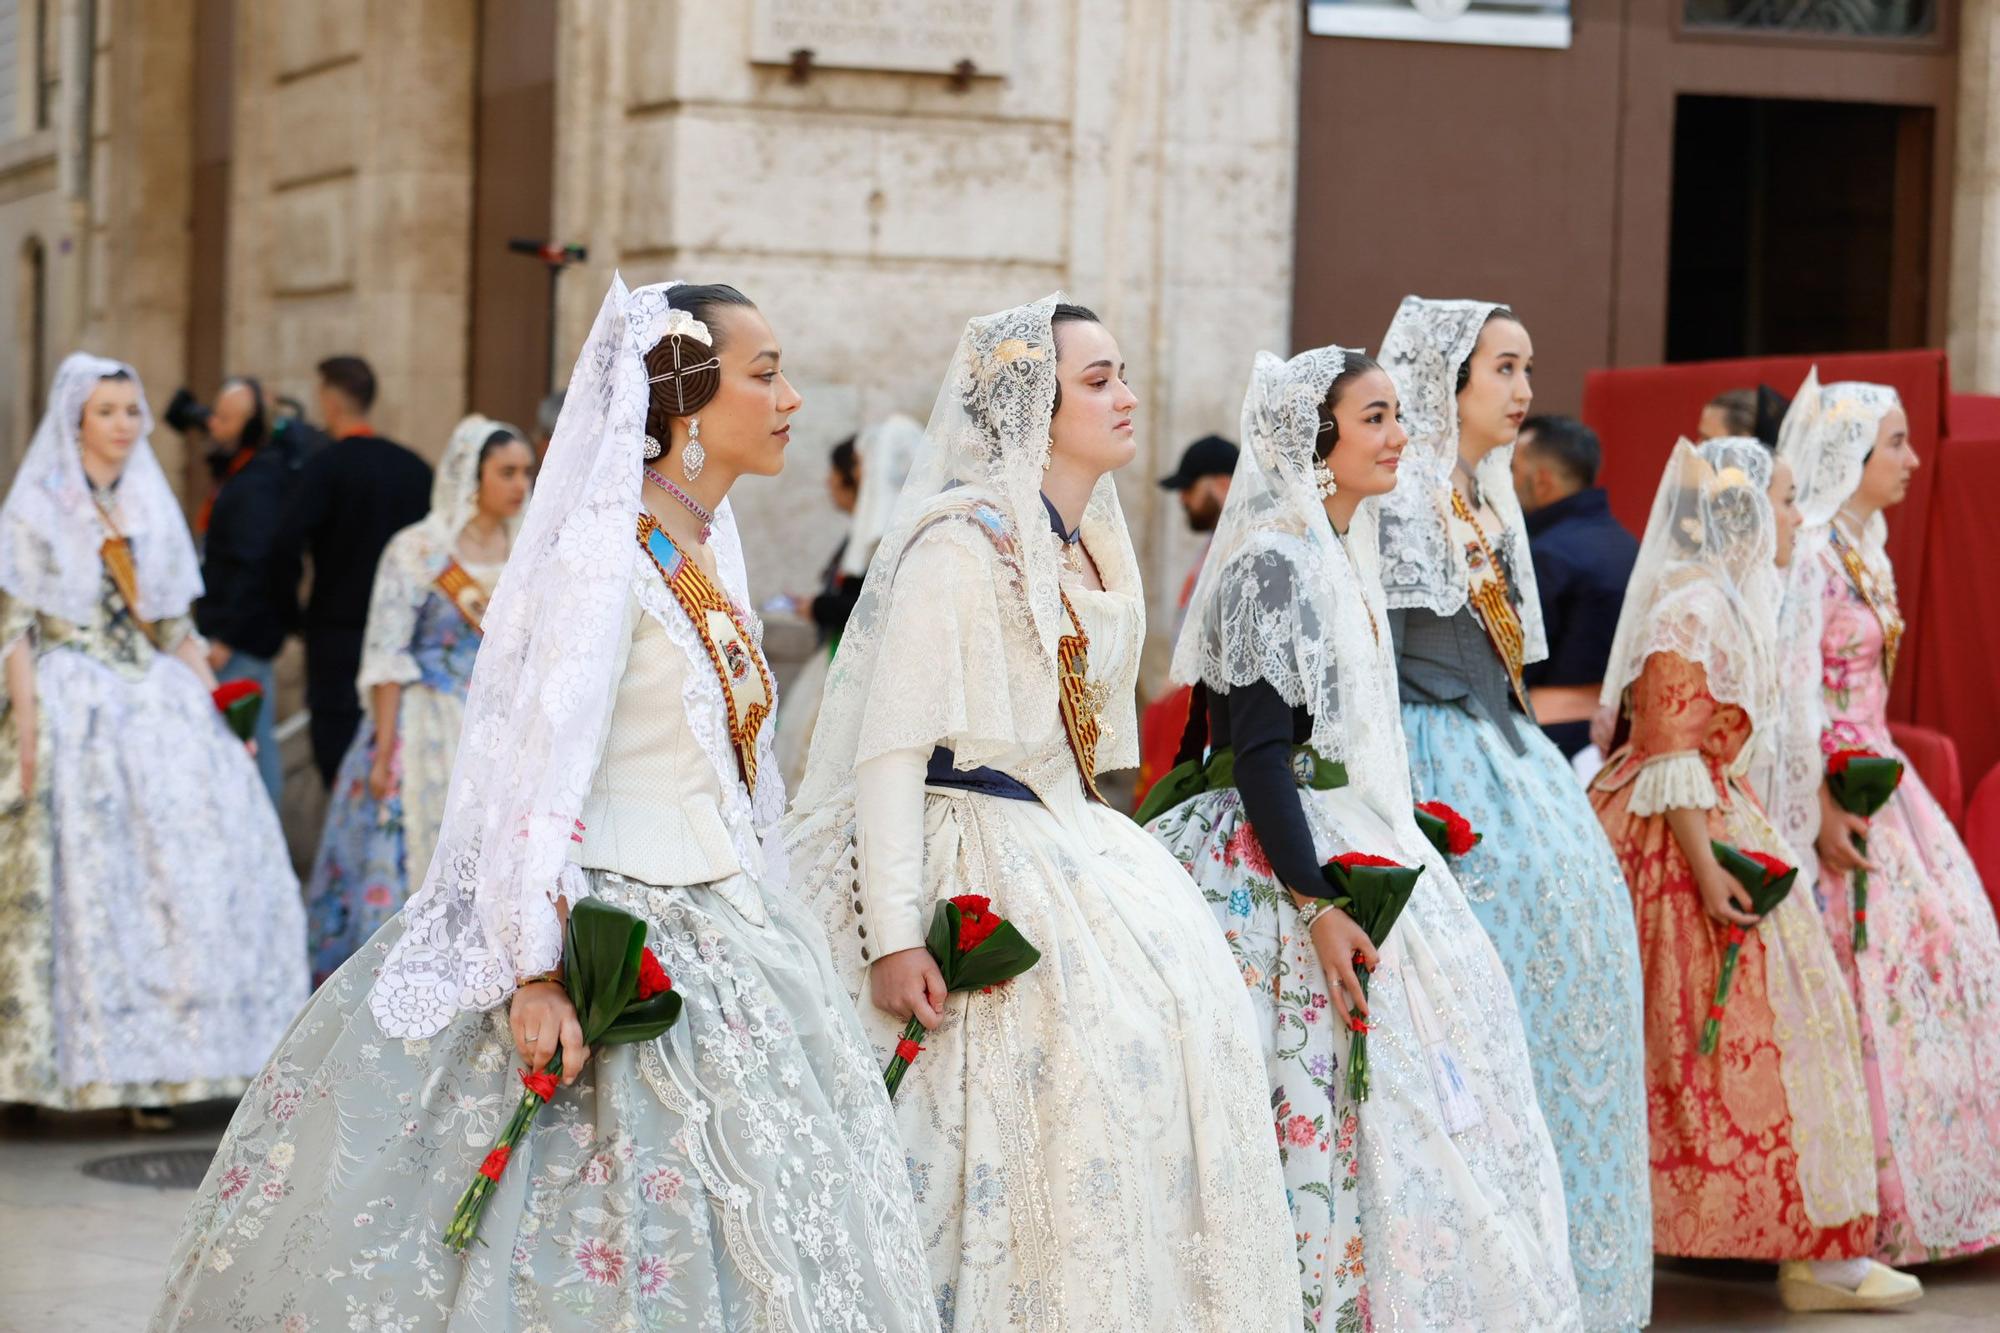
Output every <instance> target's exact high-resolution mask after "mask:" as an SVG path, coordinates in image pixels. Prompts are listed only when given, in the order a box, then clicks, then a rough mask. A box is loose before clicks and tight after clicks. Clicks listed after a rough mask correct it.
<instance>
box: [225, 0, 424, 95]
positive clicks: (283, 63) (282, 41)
mask: <svg viewBox="0 0 2000 1333" xmlns="http://www.w3.org/2000/svg"><path fill="white" fill-rule="evenodd" d="M250 2H251V3H254V4H257V5H259V6H260V7H268V9H269V10H270V11H271V12H270V15H269V23H268V26H267V27H266V29H265V30H266V31H267V32H269V33H270V35H271V46H270V49H269V50H270V58H271V64H270V66H269V69H270V72H271V73H273V74H275V75H277V76H278V77H280V78H284V77H286V76H288V75H293V74H297V73H299V72H301V71H302V70H308V69H317V68H319V67H320V66H322V65H327V64H331V63H333V62H334V61H337V60H341V59H352V58H356V57H358V56H360V54H361V52H362V49H363V48H364V47H365V45H366V44H367V40H368V19H369V14H368V0H250ZM430 3H431V0H407V4H408V5H409V7H411V8H421V7H422V6H424V5H427V4H430Z"/></svg>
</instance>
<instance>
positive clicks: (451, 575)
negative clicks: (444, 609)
mask: <svg viewBox="0 0 2000 1333" xmlns="http://www.w3.org/2000/svg"><path fill="white" fill-rule="evenodd" d="M431 586H432V587H434V588H436V589H437V590H438V591H439V592H441V593H443V594H444V596H445V600H446V601H448V602H450V603H451V604H452V605H453V606H454V607H456V608H457V609H458V613H459V614H460V615H461V616H464V617H465V623H466V624H468V625H470V626H472V629H473V632H474V633H483V632H484V631H483V630H481V628H480V622H481V621H482V620H484V619H485V618H486V601H487V592H486V589H485V588H484V587H482V586H480V582H479V580H478V579H475V578H474V577H472V575H470V574H468V573H466V572H465V566H464V565H461V564H459V563H458V561H456V560H453V559H451V558H450V557H446V559H445V565H444V568H443V569H442V570H440V571H439V573H438V576H437V577H436V578H434V579H432V580H431Z"/></svg>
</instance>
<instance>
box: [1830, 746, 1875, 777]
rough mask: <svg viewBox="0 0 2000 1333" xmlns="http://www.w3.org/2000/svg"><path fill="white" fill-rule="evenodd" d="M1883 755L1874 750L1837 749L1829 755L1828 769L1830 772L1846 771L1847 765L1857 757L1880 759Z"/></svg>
mask: <svg viewBox="0 0 2000 1333" xmlns="http://www.w3.org/2000/svg"><path fill="white" fill-rule="evenodd" d="M1881 757H1882V756H1881V755H1879V754H1876V753H1875V752H1874V751H1873V750H1859V749H1853V750H1835V751H1834V752H1833V753H1832V754H1831V755H1829V756H1828V757H1827V761H1826V771H1827V772H1829V773H1845V772H1846V771H1847V766H1848V765H1849V764H1851V763H1853V762H1854V761H1855V760H1856V759H1880V758H1881Z"/></svg>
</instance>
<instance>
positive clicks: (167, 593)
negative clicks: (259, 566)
mask: <svg viewBox="0 0 2000 1333" xmlns="http://www.w3.org/2000/svg"><path fill="white" fill-rule="evenodd" d="M120 371H122V372H124V373H125V374H126V375H129V376H130V377H131V379H132V387H133V388H134V389H136V390H137V391H138V394H139V411H140V424H139V442H138V443H137V444H135V445H134V446H133V447H132V453H131V456H130V457H129V458H127V459H126V462H125V472H124V475H122V476H121V477H119V479H118V486H117V489H116V495H117V500H116V503H115V504H114V505H113V508H112V516H113V518H114V519H115V521H116V522H117V525H118V528H119V530H120V531H122V532H123V533H124V534H125V536H126V538H127V539H128V540H129V541H130V542H131V545H132V562H133V564H134V565H135V566H136V567H137V569H138V574H139V605H138V606H136V607H134V608H133V610H134V611H135V612H136V613H137V614H138V616H139V618H140V619H141V620H165V619H168V618H170V617H172V616H178V615H184V614H186V612H187V609H188V607H189V606H191V605H193V603H194V600H195V598H197V597H199V596H201V594H202V584H201V563H200V561H199V560H198V559H197V558H196V556H195V551H194V540H193V539H192V538H191V537H190V536H189V535H188V527H187V520H186V518H185V517H183V516H182V514H181V507H180V502H179V501H177V500H176V499H175V498H174V492H173V488H172V487H170V486H168V485H167V478H166V474H165V473H164V472H162V471H161V470H160V462H159V459H157V458H155V457H154V456H153V445H152V441H151V436H152V433H153V413H152V409H151V408H149V407H148V406H147V405H146V391H145V388H144V387H143V386H142V385H140V383H139V375H138V372H137V371H135V370H133V369H132V367H130V366H128V365H126V364H125V363H124V362H122V361H113V360H110V359H108V358H106V357H101V356H92V355H90V354H89V353H87V352H74V353H72V354H70V355H69V356H67V357H64V358H63V363H62V365H61V366H59V367H57V369H56V377H55V382H54V383H53V384H52V385H51V386H50V388H49V398H48V408H47V410H46V411H44V412H43V413H42V420H41V424H40V425H38V426H36V427H35V436H34V439H33V440H32V441H30V443H29V445H28V451H27V453H26V454H24V455H22V458H21V466H20V469H19V470H18V471H17V472H15V474H14V484H13V486H12V487H11V488H10V489H9V490H8V492H7V503H6V505H5V506H4V507H0V589H4V590H5V591H6V592H7V594H8V595H9V596H11V597H14V598H16V599H17V600H19V601H21V602H25V603H26V604H27V605H29V606H32V607H34V608H35V609H36V610H38V611H42V612H45V613H47V614H49V615H53V616H60V617H61V618H62V619H64V620H72V621H77V622H79V623H88V622H89V621H90V620H91V618H92V617H93V616H94V615H95V613H96V609H97V599H98V595H99V592H100V590H101V588H102V585H103V582H104V561H103V557H102V556H100V555H99V554H98V551H99V548H100V547H102V546H103V545H104V539H105V538H106V537H107V536H109V535H110V533H109V530H108V529H107V528H106V526H105V524H104V521H103V520H102V519H101V518H100V517H99V516H98V512H97V505H96V502H95V501H93V500H92V499H91V498H90V483H89V481H88V479H87V478H85V476H84V473H83V451H82V446H81V445H80V443H79V436H80V432H81V430H82V427H83V405H84V403H85V402H86V401H88V400H89V398H90V395H91V393H92V391H94V390H95V389H96V388H97V385H98V382H99V381H100V380H102V379H104V378H105V376H107V375H115V374H117V373H119V372H120Z"/></svg>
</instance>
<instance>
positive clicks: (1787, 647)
mask: <svg viewBox="0 0 2000 1333" xmlns="http://www.w3.org/2000/svg"><path fill="white" fill-rule="evenodd" d="M1901 406H1902V400H1901V399H1900V398H1899V397H1898V396H1897V394H1896V391H1895V390H1894V389H1892V388H1890V387H1889V386H1888V385H1886V384H1864V383H1860V382H1858V381H1843V382H1841V383H1838V384H1828V385H1825V386H1824V387H1822V386H1821V384H1820V382H1819V368H1818V367H1817V366H1815V367H1814V368H1813V369H1812V370H1811V371H1810V372H1808V373H1807V375H1806V378H1805V383H1803V384H1801V385H1800V386H1799V392H1798V395H1797V396H1796V397H1794V398H1793V399H1792V405H1791V407H1790V409H1789V410H1787V411H1786V413H1785V423H1784V425H1783V427H1782V428H1780V430H1779V432H1778V457H1779V458H1782V459H1784V460H1785V461H1786V462H1787V463H1789V464H1790V465H1791V468H1792V478H1793V480H1794V481H1795V482H1796V483H1797V484H1798V501H1797V503H1798V507H1799V531H1798V536H1797V538H1796V539H1795V541H1794V542H1793V544H1792V563H1791V565H1790V566H1789V567H1788V568H1787V569H1786V571H1785V578H1784V596H1783V599H1782V604H1781V607H1780V609H1779V612H1778V667H1777V673H1778V692H1779V695H1778V697H1779V705H1778V713H1779V716H1778V725H1777V727H1776V728H1775V730H1774V733H1773V736H1772V744H1771V745H1770V746H1769V747H1767V749H1766V751H1765V754H1764V755H1763V756H1762V757H1761V758H1760V761H1759V764H1758V766H1757V768H1756V769H1754V770H1753V781H1756V782H1757V783H1758V790H1759V792H1760V794H1762V795H1763V797H1764V801H1765V805H1766V806H1767V807H1768V808H1769V810H1770V812H1771V818H1772V821H1773V822H1774V823H1776V824H1777V826H1778V831H1779V832H1780V833H1782V834H1783V835H1784V836H1785V840H1786V842H1788V843H1789V844H1790V845H1791V846H1792V848H1793V849H1794V850H1795V851H1797V852H1799V853H1800V854H1802V855H1803V854H1809V853H1810V851H1811V848H1812V847H1813V844H1814V843H1815V842H1816V841H1817V840H1818V838H1819V787H1820V782H1821V780H1822V778H1823V777H1824V775H1825V764H1826V759H1825V756H1824V755H1823V754H1822V753H1821V751H1820V734H1821V733H1822V732H1823V731H1824V730H1825V729H1826V725H1827V712H1826V698H1825V695H1824V693H1823V692H1822V687H1821V684H1820V680H1821V676H1822V674H1823V672H1824V670H1825V663H1824V662H1823V660H1822V656H1821V646H1820V640H1821V638H1822V637H1823V636H1824V634H1825V631H1826V604H1825V597H1826V580H1827V575H1828V571H1829V568H1830V566H1831V562H1832V561H1833V560H1834V556H1833V552H1832V541H1833V536H1832V534H1833V522H1834V518H1835V516H1836V515H1837V514H1839V512H1840V507H1841V506H1842V505H1844V504H1846V503H1847V501H1848V500H1849V499H1850V498H1851V497H1852V496H1853V495H1854V492H1855V490H1856V489H1857V488H1858V487H1859V486H1860V485H1861V471H1862V468H1863V466H1864V465H1865V464H1866V463H1867V461H1868V455H1869V453H1870V452H1871V451H1872V450H1873V449H1874V448H1875V436H1876V434H1877V432H1879V431H1880V429H1881V427H1882V418H1883V417H1885V416H1887V415H1889V413H1890V412H1891V411H1892V410H1894V409H1896V408H1899V407H1901ZM1888 531H1889V529H1888V524H1887V523H1886V522H1885V521H1884V519H1883V517H1882V515H1880V514H1876V515H1875V516H1874V517H1873V518H1871V519H1870V520H1869V522H1868V526H1867V528H1866V530H1865V531H1864V532H1863V533H1862V535H1861V542H1860V544H1859V549H1860V552H1861V556H1862V558H1863V559H1864V560H1865V561H1866V562H1867V563H1868V566H1869V568H1870V569H1871V570H1872V571H1873V572H1874V574H1875V575H1876V577H1877V578H1878V579H1881V580H1882V581H1883V586H1885V587H1894V586H1895V584H1894V572H1893V571H1892V570H1891V568H1890V566H1889V556H1888V552H1887V551H1886V550H1885V549H1884V545H1883V544H1884V542H1885V541H1886V540H1887V538H1888Z"/></svg>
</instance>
